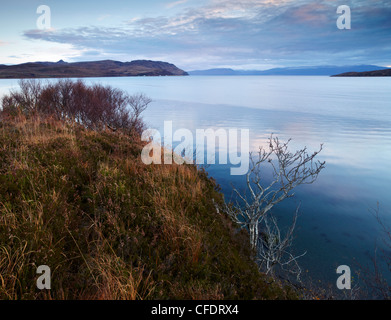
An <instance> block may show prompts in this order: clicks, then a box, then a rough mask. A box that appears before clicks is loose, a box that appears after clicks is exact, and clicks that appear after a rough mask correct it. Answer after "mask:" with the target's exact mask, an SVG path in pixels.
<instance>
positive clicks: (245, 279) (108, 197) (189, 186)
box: [0, 120, 290, 299]
mask: <svg viewBox="0 0 391 320" xmlns="http://www.w3.org/2000/svg"><path fill="white" fill-rule="evenodd" d="M141 148H142V143H141V142H140V141H139V138H137V137H134V138H133V139H130V138H129V137H126V136H123V135H120V134H116V133H108V132H106V133H105V132H103V133H97V132H93V131H87V130H85V129H82V128H76V129H72V128H71V127H69V126H67V125H65V124H63V123H60V122H54V121H53V122H50V121H45V122H40V121H37V120H36V121H30V120H29V121H26V120H19V121H17V122H13V123H7V124H5V123H0V299H16V298H17V299H254V298H257V299H282V298H287V293H286V290H283V289H281V288H279V287H277V286H275V285H268V284H267V281H266V279H265V277H264V276H262V275H260V274H259V273H258V271H257V268H256V265H255V264H254V263H253V262H252V261H251V260H250V258H249V257H250V255H251V252H249V250H248V237H247V234H245V233H244V232H241V233H237V232H235V231H234V228H233V226H232V224H231V222H230V221H229V220H228V219H227V218H226V217H225V216H223V215H222V214H218V213H217V212H216V210H215V208H214V205H213V203H212V199H215V201H217V202H219V201H221V200H222V198H221V194H220V193H219V192H218V191H217V190H216V186H215V185H214V183H213V181H211V180H210V179H208V177H207V176H206V174H205V173H203V172H202V171H198V170H197V169H196V168H195V167H194V166H178V165H169V166H164V165H155V166H153V165H152V166H146V165H143V164H142V163H141V160H140V153H141ZM42 264H45V265H48V266H49V267H50V268H51V272H52V289H51V290H50V291H48V290H43V291H40V290H38V289H36V279H37V277H38V275H37V274H36V268H37V266H39V265H42ZM288 298H290V297H288Z"/></svg>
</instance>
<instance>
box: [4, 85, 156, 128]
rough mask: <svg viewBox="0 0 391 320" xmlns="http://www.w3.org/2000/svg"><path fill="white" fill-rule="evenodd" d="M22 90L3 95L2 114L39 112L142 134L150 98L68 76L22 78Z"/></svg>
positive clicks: (72, 120)
mask: <svg viewBox="0 0 391 320" xmlns="http://www.w3.org/2000/svg"><path fill="white" fill-rule="evenodd" d="M19 86H20V90H19V91H11V92H10V94H9V95H6V96H4V97H3V98H2V107H3V110H2V112H3V114H4V113H6V114H14V113H16V112H21V113H22V114H24V115H26V116H30V115H31V114H33V113H34V114H38V115H43V116H48V115H50V116H52V117H55V118H56V119H59V120H63V121H67V122H72V123H77V124H80V125H83V126H85V127H86V128H90V129H94V130H103V129H106V128H109V129H111V130H113V131H116V130H122V131H127V132H130V131H137V132H138V133H140V134H141V132H142V130H143V123H142V120H141V113H142V112H143V111H144V110H145V109H146V108H147V106H148V105H149V103H151V99H149V98H148V97H146V96H145V95H144V94H136V95H129V94H127V93H126V92H124V91H122V90H120V89H116V88H112V87H110V86H103V85H97V84H96V85H93V86H91V87H89V86H87V85H86V84H85V83H84V82H83V81H81V80H78V81H72V80H69V79H65V80H59V81H58V82H56V83H48V84H46V85H42V83H41V82H39V81H36V80H21V81H20V82H19Z"/></svg>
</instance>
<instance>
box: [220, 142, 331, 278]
mask: <svg viewBox="0 0 391 320" xmlns="http://www.w3.org/2000/svg"><path fill="white" fill-rule="evenodd" d="M290 141H291V140H288V141H287V142H285V143H283V142H280V140H279V139H278V138H274V137H273V136H271V137H270V139H269V147H268V148H267V149H264V148H260V149H259V151H258V155H257V156H256V157H253V155H252V154H251V153H250V161H251V166H250V170H249V172H248V173H247V175H246V184H247V185H246V187H247V191H248V192H249V193H250V199H248V198H247V196H246V193H243V192H241V191H239V190H238V189H237V188H234V192H235V194H236V195H237V197H238V199H239V200H238V201H237V202H236V204H233V205H226V207H225V211H226V212H227V213H228V215H229V216H230V217H231V218H232V219H233V220H234V221H235V222H236V223H237V224H239V225H240V226H241V227H244V228H246V229H248V231H249V234H250V245H251V247H252V248H253V249H254V250H255V252H256V253H257V255H258V262H259V263H260V266H261V267H262V268H264V270H265V271H266V272H267V273H270V274H273V273H274V269H275V268H276V267H277V266H278V267H279V268H281V269H282V270H284V269H286V267H287V266H289V268H290V270H291V271H292V270H294V269H295V273H296V274H297V275H298V276H299V275H300V272H301V270H300V268H299V266H298V264H297V259H298V258H299V257H300V256H302V255H299V256H294V255H293V254H292V253H291V251H290V248H291V246H292V240H293V231H294V229H295V226H296V219H297V211H296V213H295V216H294V218H293V222H292V224H291V226H290V227H289V229H288V231H287V232H286V233H285V234H283V233H282V231H281V229H280V227H279V225H278V223H277V220H276V218H275V217H274V216H273V214H272V212H271V211H270V210H271V209H272V208H273V207H274V206H275V205H276V204H278V203H280V202H281V201H283V200H284V199H286V198H289V197H292V196H293V195H294V193H293V189H295V188H296V187H297V186H299V185H301V184H311V183H313V182H314V181H315V180H316V179H317V177H318V175H319V173H320V171H321V170H322V169H323V168H324V167H325V162H320V161H315V157H316V156H317V154H318V153H319V152H320V151H321V150H322V145H321V146H320V149H319V150H318V151H316V152H314V153H312V154H308V152H307V148H303V149H301V150H298V151H296V152H294V153H291V152H290V151H289V150H288V145H289V142H290ZM264 165H265V166H266V165H269V168H270V170H271V172H272V179H271V181H270V182H269V183H268V184H267V185H265V184H264V183H265V181H264V179H263V174H262V173H263V171H262V170H261V169H262V168H263V167H264ZM292 265H294V266H295V268H293V267H292Z"/></svg>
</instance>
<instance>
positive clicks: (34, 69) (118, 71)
mask: <svg viewBox="0 0 391 320" xmlns="http://www.w3.org/2000/svg"><path fill="white" fill-rule="evenodd" d="M185 75H188V74H187V72H185V71H183V70H181V69H179V68H177V67H176V66H175V65H173V64H171V63H167V62H162V61H150V60H135V61H131V62H120V61H113V60H102V61H88V62H74V63H67V62H65V61H63V60H60V61H58V62H29V63H23V64H18V65H12V66H6V65H0V79H25V78H84V77H132V76H185Z"/></svg>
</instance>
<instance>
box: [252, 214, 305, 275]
mask: <svg viewBox="0 0 391 320" xmlns="http://www.w3.org/2000/svg"><path fill="white" fill-rule="evenodd" d="M298 211H299V207H297V209H296V212H295V214H294V216H293V221H292V224H291V225H290V226H289V228H288V230H287V231H286V232H285V234H283V233H282V231H281V229H280V227H279V225H278V222H277V219H276V218H275V217H274V216H273V215H272V214H271V211H269V212H268V213H266V214H265V216H264V217H263V219H262V221H261V223H260V225H261V233H260V236H259V239H258V246H257V248H258V251H257V262H258V264H259V266H260V269H261V270H263V271H265V272H266V274H270V275H271V276H273V277H274V276H275V268H276V267H278V268H279V269H280V270H279V271H280V274H281V272H283V273H284V274H285V275H287V276H289V275H295V277H296V279H297V280H299V281H300V275H301V268H300V265H299V264H298V262H297V259H299V258H300V257H302V256H304V255H305V254H306V253H307V252H304V253H302V254H300V255H294V254H293V253H292V244H293V238H294V237H293V233H294V230H295V227H296V221H297V216H298Z"/></svg>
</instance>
